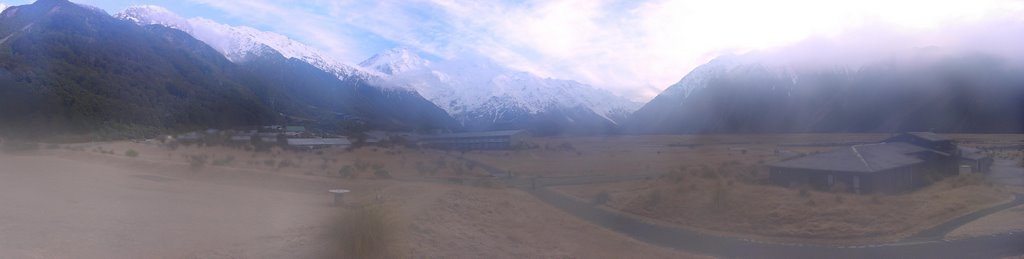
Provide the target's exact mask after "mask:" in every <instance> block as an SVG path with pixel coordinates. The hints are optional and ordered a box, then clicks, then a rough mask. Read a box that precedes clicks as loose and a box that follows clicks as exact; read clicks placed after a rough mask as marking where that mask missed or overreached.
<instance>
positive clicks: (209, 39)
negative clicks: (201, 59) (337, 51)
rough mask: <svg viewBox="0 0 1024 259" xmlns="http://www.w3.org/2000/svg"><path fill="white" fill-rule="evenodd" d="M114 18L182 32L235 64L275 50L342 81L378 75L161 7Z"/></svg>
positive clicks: (269, 36)
mask: <svg viewBox="0 0 1024 259" xmlns="http://www.w3.org/2000/svg"><path fill="white" fill-rule="evenodd" d="M115 17H117V18H119V19H122V20H127V21H132V22H135V23H137V24H141V25H150V24H158V25H163V26H166V27H169V28H175V29H179V30H182V31H184V32H187V33H189V34H190V35H192V37H195V38H196V39H198V40H200V41H203V42H205V43H206V44H207V45H210V47H213V49H215V50H217V51H218V52H220V53H221V54H223V55H224V56H225V57H227V58H228V60H231V61H232V62H235V63H241V62H246V61H248V60H250V59H251V58H253V57H259V56H262V55H265V54H266V53H268V51H269V50H274V51H276V52H278V53H280V54H281V55H282V56H284V57H285V58H294V59H298V60H301V61H303V62H306V63H309V64H310V65H313V66H314V67H317V68H319V69H321V70H323V71H325V72H328V73H331V74H334V75H335V76H337V77H338V78H340V79H345V78H349V77H353V76H356V77H361V78H364V79H370V78H374V77H376V76H377V73H376V72H372V71H367V70H363V69H360V68H357V67H353V66H350V65H347V64H345V63H342V62H339V61H336V60H334V59H332V58H330V57H329V56H328V55H325V54H323V53H322V52H321V51H320V50H318V49H315V48H313V47H310V46H307V45H305V44H303V43H301V42H298V41H295V40H292V39H290V38H288V37H287V36H284V35H281V34H277V33H273V32H266V31H260V30H257V29H255V28H251V27H246V26H231V25H226V24H221V23H218V22H216V21H213V20H210V19H206V18H200V17H197V18H190V19H184V18H182V17H180V16H178V15H177V14H174V13H173V12H171V11H170V10H167V9H166V8H163V7H160V6H154V5H144V6H132V7H129V8H128V9H126V10H124V11H122V12H120V13H118V14H117V15H116V16H115Z"/></svg>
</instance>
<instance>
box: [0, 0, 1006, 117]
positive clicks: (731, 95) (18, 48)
mask: <svg viewBox="0 0 1024 259" xmlns="http://www.w3.org/2000/svg"><path fill="white" fill-rule="evenodd" d="M0 7H2V6H0ZM421 54H423V53H420V52H417V51H416V50H414V49H410V48H395V49H390V50H386V51H383V52H381V53H379V54H377V55H374V56H372V57H370V58H369V59H367V60H365V61H363V62H361V63H359V64H358V65H350V64H346V63H344V62H339V61H338V60H335V59H333V58H331V55H328V54H325V53H324V52H322V51H320V50H318V49H316V48H312V47H309V46H307V45H305V44H303V43H300V42H298V41H295V40H292V39H290V38H288V37H285V36H283V35H280V34H276V33H272V32H265V31H260V30H257V29H254V28H250V27H244V26H230V25H225V24H220V23H217V22H215V21H212V20H209V19H205V18H187V19H186V18H183V17H180V16H178V15H176V14H174V13H173V12H170V11H169V10H167V9H164V8H162V7H158V6H133V7H130V8H128V9H126V10H123V11H121V12H118V13H116V14H114V15H110V14H108V13H106V12H105V11H103V10H101V9H99V8H95V7H90V6H86V5H79V4H74V3H71V2H68V1H66V0H39V1H36V2H35V3H33V4H30V5H23V6H13V7H7V8H4V9H3V12H2V13H0V121H3V122H4V123H2V124H0V131H3V132H14V133H8V134H15V133H17V134H28V135H31V134H63V133H75V134H81V133H90V132H108V133H114V134H122V135H124V136H137V135H151V134H152V133H153V132H158V131H166V130H168V129H170V130H186V129H197V128H207V127H239V126H253V125H263V124H281V123H288V124H291V123H300V124H304V125H315V126H317V128H323V129H327V130H331V129H350V128H351V127H359V128H362V129H368V128H369V129H383V130H401V131H421V132H424V131H484V130H503V129H529V130H530V131H532V132H533V133H534V134H537V135H556V134H618V133H628V134H678V133H765V132H773V133H791V132H896V131H925V130H934V131H941V132H1021V131H1022V130H1024V123H1022V121H1024V120H1022V118H1024V73H1020V71H1024V65H1022V64H1024V63H1022V62H1020V60H1014V59H1010V58H1007V57H1001V56H998V55H990V54H984V52H977V51H963V50H950V49H942V48H935V47H930V48H920V49H910V50H905V51H900V52H897V54H893V55H889V56H879V57H872V58H871V59H865V60H867V61H866V62H862V63H859V64H847V63H844V62H842V61H840V60H832V59H829V58H828V57H824V56H823V57H815V58H814V59H815V62H814V63H813V64H807V63H801V62H797V61H793V59H791V58H787V57H786V56H785V55H783V54H766V53H758V52H752V53H747V54H743V55H725V56H721V57H718V58H715V59H713V60H711V61H710V62H708V63H707V64H704V65H702V66H699V67H697V68H695V69H693V70H692V71H690V72H689V73H688V74H686V75H685V76H683V77H682V79H681V80H680V81H679V82H678V83H676V84H674V85H672V86H669V87H668V88H667V89H666V90H665V91H664V92H662V93H661V94H660V95H658V96H657V97H655V98H654V99H653V100H651V101H650V102H648V103H646V104H644V105H642V106H641V105H640V104H638V103H635V102H632V101H630V100H627V99H625V98H622V97H619V96H616V95H614V94H612V93H609V92H607V91H604V90H601V89H598V88H596V87H593V86H590V85H586V84H583V83H579V82H576V81H571V80H560V79H552V78H543V77H540V76H537V75H534V74H531V73H528V72H524V71H519V70H516V69H512V68H508V67H505V66H502V65H499V64H496V63H495V62H493V61H491V60H488V59H486V58H481V57H478V56H473V55H468V54H467V55H465V56H455V57H433V56H431V57H430V58H424V57H423V56H421Z"/></svg>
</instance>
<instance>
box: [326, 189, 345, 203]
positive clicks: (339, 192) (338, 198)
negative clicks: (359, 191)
mask: <svg viewBox="0 0 1024 259" xmlns="http://www.w3.org/2000/svg"><path fill="white" fill-rule="evenodd" d="M327 192H329V193H331V194H334V205H335V206H337V205H341V204H342V202H344V201H343V200H342V198H344V197H343V196H344V195H345V194H346V193H349V190H345V189H331V190H328V191H327Z"/></svg>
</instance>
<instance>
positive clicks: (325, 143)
mask: <svg viewBox="0 0 1024 259" xmlns="http://www.w3.org/2000/svg"><path fill="white" fill-rule="evenodd" d="M350 146H352V142H351V141H349V140H348V139H347V138H290V139H288V148H291V149H297V150H313V149H319V148H328V147H341V148H347V147H350Z"/></svg>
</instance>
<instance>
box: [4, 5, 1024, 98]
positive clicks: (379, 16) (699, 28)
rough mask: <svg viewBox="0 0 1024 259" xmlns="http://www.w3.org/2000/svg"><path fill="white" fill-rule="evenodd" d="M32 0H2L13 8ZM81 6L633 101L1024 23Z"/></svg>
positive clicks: (666, 10) (693, 8)
mask: <svg viewBox="0 0 1024 259" xmlns="http://www.w3.org/2000/svg"><path fill="white" fill-rule="evenodd" d="M28 2H31V1H29V0H0V3H2V4H7V5H21V4H26V3H28ZM75 2H78V3H83V4H88V5H93V6H97V7H100V8H102V9H105V10H107V11H108V12H109V13H116V12H118V11H120V10H123V9H124V8H126V7H128V6H130V5H139V4H152V5H159V6H163V7H166V8H167V9H170V10H171V11H173V12H175V13H177V14H179V15H181V16H184V17H186V18H191V17H205V18H208V19H212V20H215V21H218V22H220V23H224V24H229V25H235V26H238V25H244V26H250V27H253V28H257V29H261V30H266V31H273V32H276V33H279V34H283V35H286V36H288V37H291V38H293V39H296V40H298V41H300V42H303V43H306V44H307V45H310V46H313V47H316V48H319V49H321V50H324V51H325V52H326V53H328V54H329V55H331V56H333V57H334V58H335V59H337V60H341V61H344V62H347V63H350V64H356V63H359V62H360V61H362V60H365V59H366V58H369V57H370V56H372V55H373V54H375V53H377V52H380V51H383V50H386V49H390V48H394V47H400V46H404V47H408V48H410V49H413V50H415V51H417V52H420V53H421V54H424V55H425V56H428V57H433V58H453V57H456V56H465V55H479V56H483V57H486V58H490V59H492V60H494V61H495V62H497V63H499V64H503V65H505V66H508V67H510V68H514V69H519V70H524V71H528V72H531V73H534V74H537V75H539V76H542V77H552V78H558V79H569V80H576V81H580V82H583V83H587V84H591V85H593V86H595V87H598V88H602V89H606V90H609V91H611V92H613V93H616V94H619V95H622V96H625V97H627V98H630V99H633V100H634V101H647V100H649V99H651V98H653V97H654V96H656V95H657V94H658V93H660V92H661V91H662V90H664V89H665V88H667V87H668V86H670V85H672V84H674V83H675V82H677V81H678V80H679V79H680V78H682V77H683V76H684V75H686V73H687V72H689V71H690V70H692V69H693V68H694V67H696V66H699V65H701V64H703V63H706V62H707V61H709V60H710V59H712V58H714V57H716V56H719V55H722V54H729V53H733V54H741V53H746V52H750V51H761V50H771V49H775V48H780V47H784V46H788V45H793V44H797V43H801V42H806V41H809V40H816V41H823V40H824V41H828V40H830V39H832V40H839V39H843V40H847V39H849V38H850V36H849V35H858V36H857V37H860V38H859V40H860V41H862V42H870V41H871V40H872V39H871V37H872V35H873V34H872V33H864V32H865V31H867V30H875V29H879V28H881V30H883V31H885V32H886V35H924V34H927V33H929V32H935V31H942V30H945V29H947V28H951V27H957V26H961V27H962V25H970V24H986V23H987V22H990V21H991V20H1010V21H1014V22H1018V23H1019V22H1021V21H1024V18H1022V17H1024V16H1022V14H1024V1H1021V0H856V1H850V0H846V1H826V0H773V1H762V0H714V1H710V0H647V1H639V0H537V1H532V0H524V1H506V0H493V1H477V0H361V1H359V0H306V1H280V0H173V1H172V0H78V1H75ZM2 4H0V5H2ZM908 37H909V36H908ZM892 38H899V37H892ZM929 38H930V39H941V38H942V37H929ZM915 39H916V38H915ZM913 43H914V44H919V45H922V46H925V45H927V46H931V45H941V44H942V43H943V42H942V41H941V40H933V41H929V40H915V41H913Z"/></svg>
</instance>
